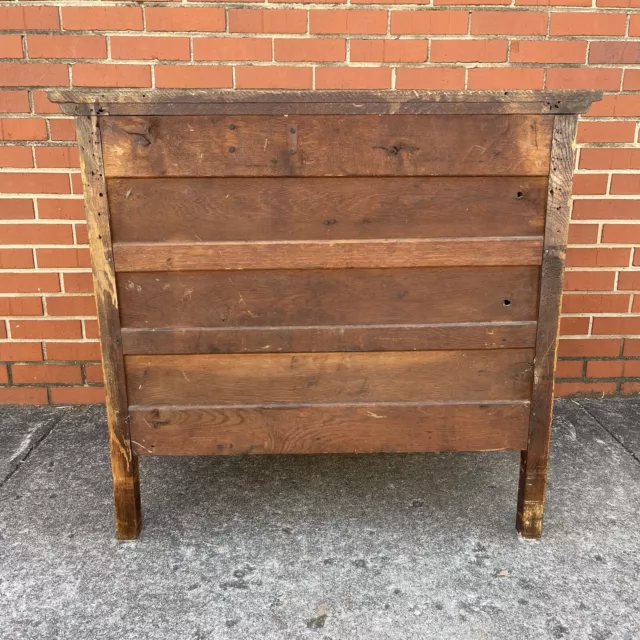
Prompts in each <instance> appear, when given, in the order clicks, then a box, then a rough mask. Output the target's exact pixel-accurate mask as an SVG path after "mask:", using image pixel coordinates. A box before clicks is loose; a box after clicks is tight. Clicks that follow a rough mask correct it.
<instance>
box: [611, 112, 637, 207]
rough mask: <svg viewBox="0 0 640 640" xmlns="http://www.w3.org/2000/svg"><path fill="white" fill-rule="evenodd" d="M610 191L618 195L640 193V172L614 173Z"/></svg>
mask: <svg viewBox="0 0 640 640" xmlns="http://www.w3.org/2000/svg"><path fill="white" fill-rule="evenodd" d="M632 124H633V123H632ZM610 193H612V194H616V195H618V194H620V195H636V194H638V195H640V174H631V173H616V174H614V175H613V176H612V177H611V187H610Z"/></svg>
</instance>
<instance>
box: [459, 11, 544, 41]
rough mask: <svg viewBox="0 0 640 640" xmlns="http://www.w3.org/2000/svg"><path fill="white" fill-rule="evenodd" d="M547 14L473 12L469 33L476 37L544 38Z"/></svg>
mask: <svg viewBox="0 0 640 640" xmlns="http://www.w3.org/2000/svg"><path fill="white" fill-rule="evenodd" d="M548 20H549V14H548V13H546V12H541V11H518V12H517V13H516V12H512V11H474V12H473V14H472V16H471V33H472V34H478V35H489V36H492V35H496V34H497V35H503V34H506V35H516V36H544V35H546V34H547V22H548Z"/></svg>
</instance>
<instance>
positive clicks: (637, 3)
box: [589, 0, 640, 8]
mask: <svg viewBox="0 0 640 640" xmlns="http://www.w3.org/2000/svg"><path fill="white" fill-rule="evenodd" d="M596 4H597V5H598V7H631V8H638V7H640V0H597V2H596ZM589 6H591V3H589Z"/></svg>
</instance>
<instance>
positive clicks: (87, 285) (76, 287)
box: [58, 273, 93, 293]
mask: <svg viewBox="0 0 640 640" xmlns="http://www.w3.org/2000/svg"><path fill="white" fill-rule="evenodd" d="M63 280H64V290H65V291H66V292H67V293H93V278H92V276H91V274H90V273H65V274H63ZM58 291H59V289H58Z"/></svg>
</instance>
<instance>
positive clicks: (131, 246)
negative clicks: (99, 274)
mask: <svg viewBox="0 0 640 640" xmlns="http://www.w3.org/2000/svg"><path fill="white" fill-rule="evenodd" d="M113 254H114V259H115V266H116V271H212V270H213V271H216V270H227V271H232V270H242V269H374V268H379V269H386V268H392V267H469V266H476V267H487V266H505V265H512V266H526V265H539V264H540V263H541V262H542V236H540V237H532V238H526V237H525V238H446V239H444V238H443V239H437V240H432V239H421V240H413V239H412V240H311V241H309V240H307V241H288V242H223V243H220V242H219V243H213V242H212V243H198V244H193V243H188V242H183V243H167V242H162V243H160V242H147V243H115V244H114V245H113Z"/></svg>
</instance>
